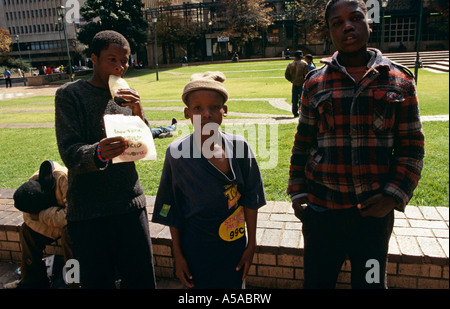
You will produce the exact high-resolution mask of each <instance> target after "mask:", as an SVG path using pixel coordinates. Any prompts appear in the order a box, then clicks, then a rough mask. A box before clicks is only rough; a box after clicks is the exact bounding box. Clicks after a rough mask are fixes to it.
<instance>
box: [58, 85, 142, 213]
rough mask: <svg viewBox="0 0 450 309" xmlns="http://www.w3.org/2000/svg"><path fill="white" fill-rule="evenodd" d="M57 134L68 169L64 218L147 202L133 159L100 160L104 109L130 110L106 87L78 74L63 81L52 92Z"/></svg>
mask: <svg viewBox="0 0 450 309" xmlns="http://www.w3.org/2000/svg"><path fill="white" fill-rule="evenodd" d="M55 114H56V115H55V126H56V139H57V142H58V149H59V153H60V155H61V158H62V160H63V162H64V164H65V165H66V167H67V168H68V170H69V188H68V191H67V202H68V208H67V220H68V221H80V220H89V219H93V218H99V217H105V216H109V215H118V214H124V213H127V212H130V211H133V210H135V209H139V208H143V207H145V205H146V204H145V203H146V201H145V195H144V189H143V187H142V185H141V184H140V182H139V177H138V174H137V171H136V168H135V164H134V162H127V163H119V164H112V163H111V162H109V163H107V164H105V163H101V162H100V161H99V160H98V159H97V156H96V148H97V145H98V143H99V142H100V140H101V139H103V138H105V137H106V134H105V129H104V122H103V115H105V114H124V115H131V114H132V112H131V109H130V108H128V107H121V106H119V105H117V104H116V103H115V102H114V101H113V100H112V99H111V95H110V92H109V90H108V89H102V88H97V87H95V86H93V85H92V84H91V83H89V82H87V81H83V80H78V81H75V82H72V83H67V84H65V85H63V86H61V87H60V88H59V89H58V90H57V91H56V97H55Z"/></svg>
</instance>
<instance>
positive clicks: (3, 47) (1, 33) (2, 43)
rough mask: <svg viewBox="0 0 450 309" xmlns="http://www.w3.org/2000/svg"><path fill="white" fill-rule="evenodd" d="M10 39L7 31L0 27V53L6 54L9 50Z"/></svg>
mask: <svg viewBox="0 0 450 309" xmlns="http://www.w3.org/2000/svg"><path fill="white" fill-rule="evenodd" d="M11 45H12V40H11V37H10V36H9V31H8V30H5V29H2V28H0V55H2V54H6V53H8V52H9V51H10V50H11Z"/></svg>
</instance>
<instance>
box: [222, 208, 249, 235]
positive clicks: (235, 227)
mask: <svg viewBox="0 0 450 309" xmlns="http://www.w3.org/2000/svg"><path fill="white" fill-rule="evenodd" d="M244 235H245V213H244V207H243V206H239V207H238V208H237V209H236V210H235V211H234V212H233V214H232V215H231V216H229V217H228V218H227V219H226V220H225V221H223V222H222V224H221V225H220V227H219V236H220V238H222V239H223V240H225V241H235V240H237V239H239V238H241V237H242V236H244Z"/></svg>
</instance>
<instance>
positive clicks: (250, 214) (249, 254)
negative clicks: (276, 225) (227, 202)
mask: <svg viewBox="0 0 450 309" xmlns="http://www.w3.org/2000/svg"><path fill="white" fill-rule="evenodd" d="M244 212H245V222H246V223H247V233H248V235H247V237H248V239H247V248H245V250H244V253H243V254H242V257H241V260H240V261H239V264H238V265H237V267H236V271H239V270H240V269H241V268H242V266H243V267H244V272H243V274H242V280H244V279H245V277H246V276H247V273H248V270H249V269H250V266H251V265H252V262H253V255H254V254H255V250H256V222H257V218H258V211H257V210H254V209H249V208H247V207H244Z"/></svg>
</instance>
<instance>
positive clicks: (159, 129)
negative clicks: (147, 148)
mask: <svg viewBox="0 0 450 309" xmlns="http://www.w3.org/2000/svg"><path fill="white" fill-rule="evenodd" d="M175 128H176V126H175V125H171V126H166V127H156V128H152V135H153V138H157V137H158V136H159V135H160V134H161V133H167V132H172V131H173V130H175Z"/></svg>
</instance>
